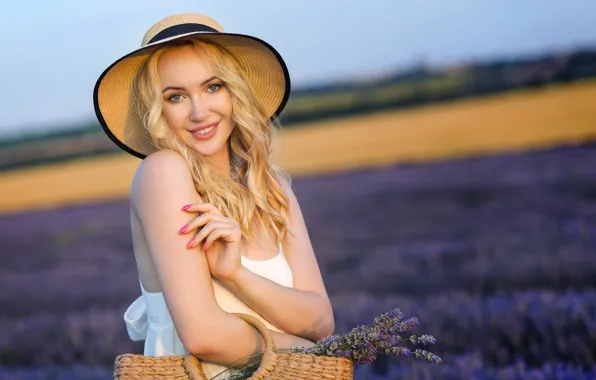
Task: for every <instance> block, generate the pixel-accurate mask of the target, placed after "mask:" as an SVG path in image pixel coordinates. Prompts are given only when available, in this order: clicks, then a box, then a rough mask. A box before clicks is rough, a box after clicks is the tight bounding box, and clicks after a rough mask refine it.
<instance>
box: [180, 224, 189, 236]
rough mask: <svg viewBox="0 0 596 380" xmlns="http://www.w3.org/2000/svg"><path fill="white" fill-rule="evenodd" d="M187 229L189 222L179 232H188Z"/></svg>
mask: <svg viewBox="0 0 596 380" xmlns="http://www.w3.org/2000/svg"><path fill="white" fill-rule="evenodd" d="M186 230H188V224H187V225H186V226H184V227H182V228H181V229H180V231H179V232H178V234H183V233H185V232H186Z"/></svg>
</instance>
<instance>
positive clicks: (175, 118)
mask: <svg viewBox="0 0 596 380" xmlns="http://www.w3.org/2000/svg"><path fill="white" fill-rule="evenodd" d="M158 74H159V77H160V81H161V87H162V102H163V103H162V104H163V116H164V118H165V121H166V122H167V124H168V125H169V127H170V128H171V129H172V131H173V132H174V133H175V134H176V136H177V137H178V139H180V140H181V141H184V143H185V144H186V145H187V146H188V147H190V148H191V149H194V150H195V151H196V152H198V153H199V154H201V155H202V156H204V157H205V158H206V160H207V161H208V162H210V163H212V164H215V165H216V166H219V167H221V168H222V169H224V170H225V169H226V168H227V167H228V165H229V156H228V144H227V140H228V138H229V137H230V134H231V133H232V128H233V125H232V97H231V95H230V93H229V92H228V90H227V89H226V88H225V87H224V84H223V82H222V81H221V80H219V79H218V78H216V77H215V76H214V74H213V72H212V70H211V69H210V68H209V65H207V64H206V62H205V61H204V59H203V57H202V56H201V55H200V54H199V53H198V52H197V51H196V50H195V49H194V48H192V47H190V46H184V47H181V48H176V49H173V50H169V51H167V52H165V53H164V54H163V55H162V56H161V57H160V59H159V62H158Z"/></svg>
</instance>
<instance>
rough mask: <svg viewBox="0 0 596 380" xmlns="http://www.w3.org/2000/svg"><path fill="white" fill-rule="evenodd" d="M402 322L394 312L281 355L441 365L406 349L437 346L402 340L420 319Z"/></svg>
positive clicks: (424, 339) (240, 373)
mask: <svg viewBox="0 0 596 380" xmlns="http://www.w3.org/2000/svg"><path fill="white" fill-rule="evenodd" d="M403 318H404V315H403V313H402V312H401V311H400V309H394V310H391V311H389V312H386V313H384V314H381V315H380V316H379V317H377V318H375V319H374V321H373V322H372V323H370V324H368V325H361V326H358V327H356V328H354V329H352V331H350V332H349V333H347V334H340V335H331V336H329V337H327V338H325V339H322V340H320V341H318V342H317V343H316V344H315V345H314V346H312V347H310V348H305V347H294V348H292V349H290V350H278V352H291V353H299V354H312V355H319V356H331V357H343V358H348V359H350V360H352V361H353V362H354V363H356V364H370V363H372V362H374V361H375V360H376V358H377V356H378V355H390V356H397V357H398V358H400V359H402V360H409V359H412V358H414V359H422V360H427V361H429V362H431V363H434V364H439V363H441V358H440V357H438V356H437V355H435V354H433V353H432V352H429V351H426V350H423V349H420V348H418V349H416V350H414V351H412V350H411V349H410V348H408V347H407V346H406V344H408V343H409V344H414V345H416V344H421V345H424V346H427V345H430V344H434V343H435V342H436V340H435V338H434V337H433V336H432V335H421V336H416V335H410V336H409V337H402V336H401V334H402V333H404V332H406V331H407V330H409V329H412V328H414V327H417V326H418V318H416V317H412V318H408V319H406V320H404V319H403ZM258 366H259V362H254V363H251V364H250V365H248V366H245V367H243V368H241V369H240V370H237V371H236V372H234V374H233V375H232V376H231V377H229V379H233V380H241V379H246V378H247V377H250V375H252V373H253V372H254V371H255V370H256V369H257V368H258Z"/></svg>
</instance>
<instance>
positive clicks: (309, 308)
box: [220, 268, 334, 342]
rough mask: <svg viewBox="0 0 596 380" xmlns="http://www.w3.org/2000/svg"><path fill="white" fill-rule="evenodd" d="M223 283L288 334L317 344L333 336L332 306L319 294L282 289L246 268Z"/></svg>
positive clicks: (287, 288)
mask: <svg viewBox="0 0 596 380" xmlns="http://www.w3.org/2000/svg"><path fill="white" fill-rule="evenodd" d="M220 281H221V282H222V283H223V284H224V285H225V286H226V287H227V288H229V289H230V290H231V291H232V292H233V293H234V294H236V295H237V296H238V297H239V298H240V299H241V300H242V301H244V302H245V303H246V304H247V305H248V306H249V307H251V308H252V309H253V310H255V311H256V312H257V313H259V314H260V315H261V316H263V317H264V318H265V319H267V320H268V321H269V322H270V323H271V324H272V325H274V326H275V327H277V328H278V329H280V330H282V331H284V332H286V333H288V334H291V335H295V336H299V337H303V338H306V339H308V340H310V341H313V342H316V341H318V340H320V339H323V338H325V337H327V336H329V335H331V334H332V333H333V329H334V321H333V311H332V309H331V304H330V302H329V300H328V299H326V298H324V297H322V296H320V295H319V294H317V293H314V292H308V291H303V290H299V289H293V288H289V287H286V286H282V285H280V284H278V283H276V282H274V281H271V280H269V279H267V278H264V277H262V276H259V275H257V274H255V273H253V272H251V271H250V270H248V269H246V268H242V269H241V270H240V271H239V272H238V274H237V275H236V276H234V278H231V279H223V280H220Z"/></svg>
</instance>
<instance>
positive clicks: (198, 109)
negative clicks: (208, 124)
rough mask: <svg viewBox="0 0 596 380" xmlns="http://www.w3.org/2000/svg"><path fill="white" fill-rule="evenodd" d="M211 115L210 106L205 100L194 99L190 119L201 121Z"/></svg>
mask: <svg viewBox="0 0 596 380" xmlns="http://www.w3.org/2000/svg"><path fill="white" fill-rule="evenodd" d="M207 116H209V108H208V107H207V104H205V102H202V101H200V100H194V101H193V102H192V108H191V110H190V120H191V121H193V122H197V123H199V122H201V121H203V120H205V119H206V118H207Z"/></svg>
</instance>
